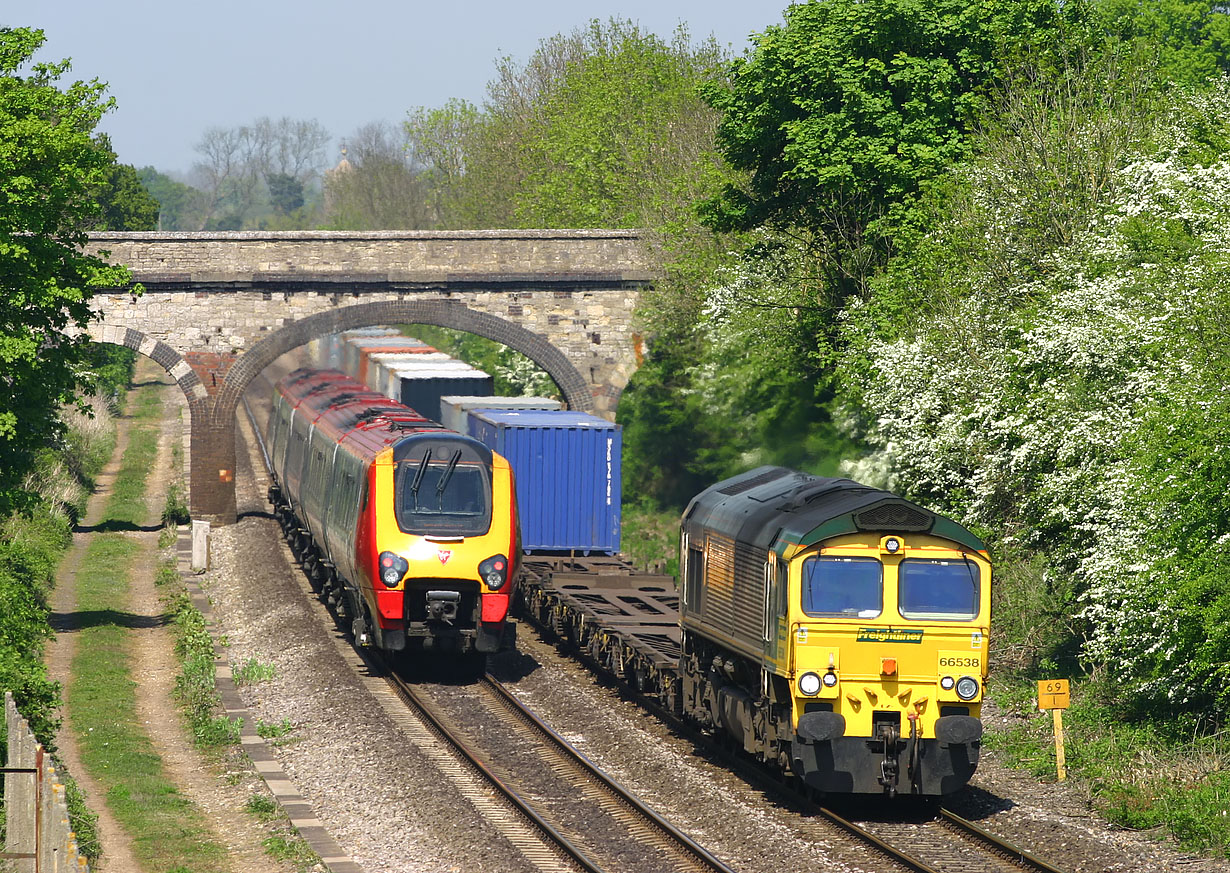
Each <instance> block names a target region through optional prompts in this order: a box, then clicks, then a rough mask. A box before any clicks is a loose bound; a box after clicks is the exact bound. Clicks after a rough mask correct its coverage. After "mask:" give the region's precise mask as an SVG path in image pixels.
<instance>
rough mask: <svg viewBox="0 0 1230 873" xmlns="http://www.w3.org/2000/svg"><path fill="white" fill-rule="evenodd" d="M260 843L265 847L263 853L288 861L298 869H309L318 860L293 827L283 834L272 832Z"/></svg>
mask: <svg viewBox="0 0 1230 873" xmlns="http://www.w3.org/2000/svg"><path fill="white" fill-rule="evenodd" d="M261 845H263V846H264V847H265V854H267V855H268V856H269V857H271V858H274V859H275V860H278V861H288V862H290V863H291V864H294V865H295V867H296V868H297V869H299V870H306V869H309V868H310V867H312V865H314V864H316V863H317V862H318V861H319V860H320V859H319V858H318V857H317V855H316V853H315V852H313V851H312V849H311V847H310V846H308V844H307V841H306V840H304V839H303V837H301V836H299V832H298V831H297V830H294V829H293V828H292V829H291V830H290V831H289V832H287V833H285V834H274V835H273V836H271V837H267V838H265V839H264V840H263V841H262V842H261Z"/></svg>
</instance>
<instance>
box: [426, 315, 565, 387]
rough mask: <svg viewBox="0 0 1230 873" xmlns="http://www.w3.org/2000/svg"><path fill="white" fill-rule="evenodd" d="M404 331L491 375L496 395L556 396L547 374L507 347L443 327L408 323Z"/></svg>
mask: <svg viewBox="0 0 1230 873" xmlns="http://www.w3.org/2000/svg"><path fill="white" fill-rule="evenodd" d="M405 332H406V333H408V334H409V335H410V336H413V337H415V338H416V339H421V340H422V341H423V342H425V343H427V344H428V345H429V346H432V347H434V348H437V349H439V350H440V351H442V352H446V353H447V354H450V355H452V356H453V357H455V358H457V359H458V360H461V361H465V362H466V363H467V364H471V365H472V366H475V367H477V368H478V369H480V370H482V371H483V372H484V373H487V374H489V375H490V376H491V379H492V383H493V385H494V390H495V393H496V394H500V395H503V396H506V397H557V398H558V397H560V396H561V395H560V390H559V388H558V387H557V386H556V384H555V382H554V381H553V380H552V379H551V377H550V376H549V375H547V372H546V371H545V370H543V369H542V368H541V367H539V366H538V365H537V364H535V363H534V362H533V361H531V360H530V359H529V358H527V357H526V356H525V355H523V354H521V353H520V352H515V351H513V350H512V349H510V348H508V347H507V346H504V345H501V344H500V343H497V342H494V341H492V340H489V339H486V338H484V337H481V336H476V335H475V334H472V333H466V332H465V331H461V330H452V329H450V328H447V327H436V326H434V325H430V324H412V325H408V326H407V327H406V328H405Z"/></svg>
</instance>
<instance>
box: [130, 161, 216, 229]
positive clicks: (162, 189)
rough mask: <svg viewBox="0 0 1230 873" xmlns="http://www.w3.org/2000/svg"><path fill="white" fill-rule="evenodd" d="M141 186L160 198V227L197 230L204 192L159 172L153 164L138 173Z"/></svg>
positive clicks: (158, 218) (154, 196) (158, 225)
mask: <svg viewBox="0 0 1230 873" xmlns="http://www.w3.org/2000/svg"><path fill="white" fill-rule="evenodd" d="M137 176H138V178H139V179H140V180H141V184H142V186H143V187H144V188H145V190H146V191H148V192H149V194H150V196H152V197H153V198H154V199H155V200H157V201H158V206H159V210H158V217H157V224H156V225H155V227H156V228H157V229H158V230H197V229H199V228H200V226H201V221H202V219H201V218H200V217H199V216H198V214H197V213H198V211H199V209H200V207H201V201H202V199H203V198H204V197H205V194H204V193H203V192H201V191H198V190H197V189H196V188H193V187H192V186H191V185H187V184H185V183H183V182H179V181H176V180H175V179H172V178H171V177H170V176H168V175H166V174H164V173H160V172H158V171H157V170H156V169H154V168H153V167H142V168H141V170H139V171H138V173H137Z"/></svg>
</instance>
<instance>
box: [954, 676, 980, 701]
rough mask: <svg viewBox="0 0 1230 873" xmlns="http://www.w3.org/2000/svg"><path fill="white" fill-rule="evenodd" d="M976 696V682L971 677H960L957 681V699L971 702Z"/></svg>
mask: <svg viewBox="0 0 1230 873" xmlns="http://www.w3.org/2000/svg"><path fill="white" fill-rule="evenodd" d="M977 696H978V680H977V679H974V678H973V677H971V676H962V677H961V678H960V679H958V680H957V697H960V698H961V699H962V700H973V699H974V698H975V697H977Z"/></svg>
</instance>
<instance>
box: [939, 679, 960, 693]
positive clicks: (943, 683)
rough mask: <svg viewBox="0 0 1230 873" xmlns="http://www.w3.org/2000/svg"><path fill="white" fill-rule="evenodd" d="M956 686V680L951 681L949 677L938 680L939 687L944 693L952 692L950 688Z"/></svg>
mask: <svg viewBox="0 0 1230 873" xmlns="http://www.w3.org/2000/svg"><path fill="white" fill-rule="evenodd" d="M956 684H957V680H956V679H953V678H952V677H951V676H944V677H943V678H941V679H940V687H941V688H943V689H944V690H945V691H952V686H954V685H956Z"/></svg>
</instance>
